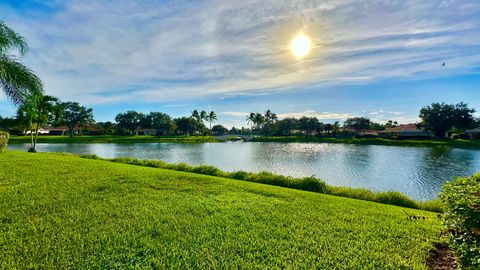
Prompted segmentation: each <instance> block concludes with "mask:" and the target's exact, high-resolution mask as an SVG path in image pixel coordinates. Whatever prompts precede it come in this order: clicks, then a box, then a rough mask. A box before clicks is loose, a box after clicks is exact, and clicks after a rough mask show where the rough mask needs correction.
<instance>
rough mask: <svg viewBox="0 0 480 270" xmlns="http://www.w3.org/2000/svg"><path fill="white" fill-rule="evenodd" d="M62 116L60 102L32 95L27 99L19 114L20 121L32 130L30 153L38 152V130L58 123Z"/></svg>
mask: <svg viewBox="0 0 480 270" xmlns="http://www.w3.org/2000/svg"><path fill="white" fill-rule="evenodd" d="M60 115H61V108H60V104H59V100H58V99H57V98H55V97H52V96H47V95H45V96H44V95H31V96H28V97H26V98H25V100H24V102H23V103H22V105H21V106H20V107H19V109H18V112H17V118H18V119H19V121H21V122H23V123H25V124H26V126H27V129H29V130H30V138H31V144H30V148H29V149H28V152H37V150H36V146H37V139H38V130H39V129H40V128H41V127H43V126H45V125H47V124H54V123H58V121H59V118H60Z"/></svg>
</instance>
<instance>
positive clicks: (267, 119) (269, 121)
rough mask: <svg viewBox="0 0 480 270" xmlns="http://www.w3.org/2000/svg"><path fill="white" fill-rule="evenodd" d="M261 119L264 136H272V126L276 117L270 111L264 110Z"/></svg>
mask: <svg viewBox="0 0 480 270" xmlns="http://www.w3.org/2000/svg"><path fill="white" fill-rule="evenodd" d="M263 117H264V130H265V134H272V132H273V128H272V125H273V123H275V121H277V119H278V118H277V115H276V114H275V113H273V112H272V111H270V110H266V111H265V114H264V116H263Z"/></svg>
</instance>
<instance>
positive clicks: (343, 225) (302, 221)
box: [0, 151, 440, 269]
mask: <svg viewBox="0 0 480 270" xmlns="http://www.w3.org/2000/svg"><path fill="white" fill-rule="evenodd" d="M0 209H2V211H0V258H2V260H0V268H2V269H3V268H15V267H19V268H23V267H28V266H36V267H39V268H50V267H56V268H67V267H70V268H120V267H131V266H136V267H140V268H145V267H155V266H157V267H162V268H163V267H167V266H168V267H170V268H175V267H182V268H192V267H195V268H238V267H240V266H241V267H242V268H266V267H288V268H290V267H295V268H305V269H306V268H314V267H318V268H323V269H331V268H333V267H337V268H354V269H359V268H362V269H364V268H377V269H388V268H391V269H398V268H401V267H406V268H415V269H423V268H425V265H424V261H425V256H426V254H427V251H428V250H429V248H430V246H431V243H432V241H435V239H437V237H438V232H439V230H440V224H439V222H438V220H437V218H436V215H435V214H433V213H430V212H424V211H419V210H412V209H404V208H400V207H395V206H389V205H382V204H377V203H372V202H365V201H359V200H353V199H347V198H341V197H334V196H329V195H323V194H317V193H310V192H304V191H298V190H292V189H285V188H280V187H273V186H267V185H261V184H256V183H250V182H245V181H236V180H231V179H224V178H218V177H210V176H204V175H196V174H190V173H183V172H176V171H168V170H162V169H154V168H148V167H139V166H132V165H127V164H118V163H112V162H106V161H98V160H89V159H81V158H78V157H75V156H71V155H62V154H51V153H41V154H28V153H21V152H15V151H7V152H5V153H2V154H0ZM405 210H406V211H407V212H408V213H411V214H419V215H422V216H426V220H415V221H407V220H406V218H405V213H404V211H405Z"/></svg>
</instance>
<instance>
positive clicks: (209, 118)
mask: <svg viewBox="0 0 480 270" xmlns="http://www.w3.org/2000/svg"><path fill="white" fill-rule="evenodd" d="M207 121H208V122H209V123H210V131H212V123H213V122H215V121H217V114H216V113H215V112H214V111H211V112H210V113H209V114H208V115H207Z"/></svg>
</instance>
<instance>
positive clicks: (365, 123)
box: [344, 117, 370, 132]
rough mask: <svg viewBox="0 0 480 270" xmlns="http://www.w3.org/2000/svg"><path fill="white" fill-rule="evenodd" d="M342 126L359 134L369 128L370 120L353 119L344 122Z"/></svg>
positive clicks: (363, 118) (362, 118)
mask: <svg viewBox="0 0 480 270" xmlns="http://www.w3.org/2000/svg"><path fill="white" fill-rule="evenodd" d="M344 126H345V127H346V128H350V129H353V130H354V131H355V132H359V131H361V130H364V129H368V128H369V127H370V119H368V118H365V117H353V118H348V119H347V120H345V123H344Z"/></svg>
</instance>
